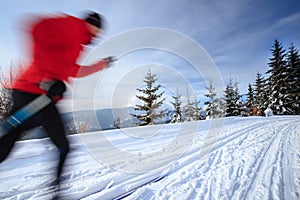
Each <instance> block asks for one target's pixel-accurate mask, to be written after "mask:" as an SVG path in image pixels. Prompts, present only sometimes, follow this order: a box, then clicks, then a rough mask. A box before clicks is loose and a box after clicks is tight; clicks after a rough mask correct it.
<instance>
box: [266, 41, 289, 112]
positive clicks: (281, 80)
mask: <svg viewBox="0 0 300 200" xmlns="http://www.w3.org/2000/svg"><path fill="white" fill-rule="evenodd" d="M271 51H272V56H273V57H272V58H270V62H269V63H268V64H269V67H270V68H271V69H269V70H268V71H267V74H270V76H269V78H268V79H267V81H268V82H267V83H268V84H269V88H268V89H269V95H270V96H269V97H270V101H271V108H272V110H273V112H274V114H283V113H284V112H285V108H284V104H285V97H286V96H285V94H286V91H287V88H288V85H287V83H286V81H285V78H286V76H287V66H286V60H285V57H286V53H285V49H283V47H282V45H281V43H279V41H278V40H275V42H274V45H273V49H272V50H271Z"/></svg>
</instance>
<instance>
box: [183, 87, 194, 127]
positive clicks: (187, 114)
mask: <svg viewBox="0 0 300 200" xmlns="http://www.w3.org/2000/svg"><path fill="white" fill-rule="evenodd" d="M183 113H184V121H186V122H190V121H193V119H194V103H193V102H192V100H191V95H190V92H189V90H188V89H187V104H186V105H185V106H184V107H183Z"/></svg>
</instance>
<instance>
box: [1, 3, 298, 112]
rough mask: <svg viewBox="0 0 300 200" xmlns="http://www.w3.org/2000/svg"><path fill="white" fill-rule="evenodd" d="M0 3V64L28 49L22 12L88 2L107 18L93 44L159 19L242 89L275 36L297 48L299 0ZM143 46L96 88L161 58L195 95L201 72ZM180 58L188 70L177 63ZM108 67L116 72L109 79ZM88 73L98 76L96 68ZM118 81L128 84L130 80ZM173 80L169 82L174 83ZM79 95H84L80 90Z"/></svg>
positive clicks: (77, 9) (72, 10) (262, 66)
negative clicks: (192, 43) (197, 47)
mask: <svg viewBox="0 0 300 200" xmlns="http://www.w3.org/2000/svg"><path fill="white" fill-rule="evenodd" d="M0 5H1V10H2V11H1V13H0V18H1V22H0V24H1V30H0V32H1V38H0V66H1V68H2V69H6V68H8V66H9V65H10V63H11V62H12V61H13V62H17V61H19V60H22V59H24V57H25V55H26V48H24V45H23V40H22V36H21V34H20V28H21V27H22V25H23V23H22V19H24V18H26V17H27V16H28V15H29V14H31V13H53V12H64V13H68V14H71V15H75V16H78V17H80V16H81V14H82V11H85V10H86V9H92V10H96V11H99V12H100V13H102V14H103V15H104V16H105V17H106V19H107V22H108V26H107V29H106V30H105V32H104V34H103V35H102V36H101V40H99V41H98V44H101V42H103V41H105V40H107V39H108V38H111V37H113V36H115V35H117V34H120V33H122V32H124V31H128V30H132V29H136V28H144V27H160V28H166V29H171V30H174V31H178V32H179V33H182V34H184V35H186V36H188V37H190V38H191V39H193V40H195V41H196V42H197V43H199V45H201V46H202V47H203V49H205V51H206V52H207V53H208V54H209V56H210V57H211V58H212V60H213V62H214V63H215V64H216V67H217V69H218V70H219V72H220V74H221V77H222V79H223V81H224V84H226V83H227V82H228V79H229V77H230V76H232V77H233V78H235V79H237V81H238V83H239V86H240V90H241V92H242V93H245V92H246V91H247V86H248V84H249V83H253V82H254V80H255V76H256V73H257V71H260V72H261V73H264V72H265V71H266V70H267V69H268V66H267V63H268V59H269V58H270V56H271V53H270V49H271V48H272V45H273V42H274V40H275V39H276V38H277V39H278V40H279V41H281V42H282V43H283V46H284V48H286V49H288V47H289V46H290V45H291V43H294V45H295V46H296V47H297V48H300V23H299V21H300V1H299V0H285V1H282V0H256V1H253V0H214V1H209V0H151V1H150V0H123V1H121V0H119V1H117V0H111V1H104V0H77V1H76V3H75V1H74V0H65V1H60V0H51V1H50V0H44V1H38V0H27V1H26V2H25V1H17V0H10V1H5V3H4V2H3V1H2V2H1V3H0ZM166 39H167V38H166ZM123 42H124V43H126V41H123ZM94 48H97V47H96V46H93V47H89V48H87V50H88V51H87V52H90V51H91V50H93V49H94ZM146 52H147V53H145V51H140V52H132V53H131V55H127V56H124V57H122V58H121V59H120V60H119V61H118V62H119V64H117V63H116V66H115V68H114V69H110V70H107V72H106V73H108V74H106V75H105V77H111V78H110V80H107V85H109V84H111V85H110V87H107V88H101V87H100V88H101V89H102V90H104V91H106V90H107V91H109V90H110V88H112V87H113V88H115V86H116V85H117V84H118V81H120V80H122V77H126V74H127V73H129V72H131V71H132V70H133V69H135V68H137V67H139V66H144V67H145V65H146V64H153V63H155V64H161V65H167V67H169V68H172V70H171V71H173V72H174V71H176V72H179V74H180V76H183V77H184V78H183V79H186V80H187V82H188V83H189V84H191V87H192V89H194V90H195V92H196V93H197V95H198V96H201V95H202V94H201V93H203V92H205V84H204V83H203V80H201V77H198V78H197V77H195V73H193V69H192V67H191V66H189V64H187V63H186V62H185V61H184V60H183V59H180V58H174V56H173V55H172V56H170V55H166V56H163V55H164V54H165V52H164V53H161V52H160V51H158V50H156V51H153V52H152V53H150V54H149V51H146ZM172 58H174V59H172ZM125 61H126V62H125ZM121 63H123V65H125V64H124V63H127V65H128V66H125V67H121V66H119V65H120V64H121ZM183 66H184V69H186V70H184V69H182V68H183ZM121 68H122V69H121ZM145 68H147V67H145ZM154 68H155V69H157V71H156V72H157V73H158V76H159V77H160V80H161V82H163V80H168V81H169V82H168V84H166V85H170V84H171V83H172V82H173V83H174V82H176V80H177V78H178V77H177V78H173V80H169V79H168V77H167V76H166V74H168V72H166V73H163V71H164V70H165V69H167V68H163V70H162V69H161V68H159V67H154ZM160 70H161V73H162V74H161V73H160ZM122 73H123V75H122ZM135 73H136V71H135ZM140 73H141V74H137V75H136V77H134V79H138V78H139V79H140V80H141V81H142V79H143V74H142V72H140ZM110 74H111V75H110ZM114 74H115V75H117V77H118V78H116V79H117V81H115V82H114V81H113V79H114ZM120 77H121V78H120ZM175 77H176V76H175ZM92 79H93V77H92V78H90V80H86V81H82V83H81V84H82V85H86V84H91V83H90V82H91V81H92ZM94 79H95V80H98V79H99V76H96V78H95V77H94ZM131 79H132V78H131ZM171 79H172V78H171ZM95 80H93V81H95ZM124 82H126V83H128V84H129V82H130V81H124ZM125 85H126V84H125ZM122 86H124V85H122ZM176 87H178V86H176ZM174 88H175V87H172V90H173V91H174ZM131 90H132V89H131ZM184 90H185V89H184ZM92 92H93V93H95V91H92ZM98 92H99V93H101V91H97V92H96V93H97V94H98ZM102 93H103V91H102ZM97 94H96V95H94V96H95V98H104V97H100V96H99V97H98V96H97ZM111 95H113V94H111ZM78 96H80V97H82V98H84V97H86V96H84V94H80V95H78ZM112 97H113V96H110V98H112ZM102 102H104V103H103V104H101V105H99V106H100V107H109V103H108V102H106V101H105V100H102ZM117 106H124V105H121V104H120V105H117Z"/></svg>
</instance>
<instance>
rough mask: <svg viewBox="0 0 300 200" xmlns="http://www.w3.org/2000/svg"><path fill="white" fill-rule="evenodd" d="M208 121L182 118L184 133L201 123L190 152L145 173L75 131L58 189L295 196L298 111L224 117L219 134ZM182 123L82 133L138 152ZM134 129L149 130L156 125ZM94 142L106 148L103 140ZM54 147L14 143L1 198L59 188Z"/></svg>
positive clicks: (102, 195)
mask: <svg viewBox="0 0 300 200" xmlns="http://www.w3.org/2000/svg"><path fill="white" fill-rule="evenodd" d="M208 123H209V120H208V121H200V122H192V123H187V124H185V125H184V127H185V129H186V130H184V131H185V132H186V133H187V134H188V133H189V130H193V127H195V125H197V124H198V130H197V131H196V134H195V135H193V139H192V141H190V144H188V146H187V147H188V148H187V151H186V152H185V153H184V154H183V155H181V156H180V157H179V158H177V159H176V160H173V161H172V162H170V163H169V164H168V165H167V166H166V167H165V168H163V169H161V170H156V171H150V172H146V173H129V172H124V171H120V170H117V169H114V168H111V167H109V166H106V165H105V163H104V164H103V163H102V162H101V161H99V160H97V159H95V158H94V157H93V156H91V155H90V154H89V153H88V151H87V149H86V148H85V145H83V144H82V143H81V140H80V139H79V138H78V137H77V136H72V137H70V141H71V148H72V149H73V151H71V153H70V155H69V157H68V160H67V163H66V170H65V171H64V173H63V175H62V178H63V181H62V186H61V189H60V192H59V194H60V196H61V197H62V199H72V200H75V199H84V200H94V199H99V200H102V199H115V198H117V199H118V198H122V199H126V200H133V199H143V200H148V199H152V200H154V199H155V200H156V199H163V200H169V199H171V200H172V199H173V200H177V199H178V200H184V199H188V200H190V199H195V200H198V199H200V200H201V199H209V200H211V199H216V200H219V199H221V200H227V199H228V200H229V199H230V200H231V199H233V200H235V199H236V200H240V199H266V200H267V199H286V200H294V199H295V200H297V199H300V117H299V116H281V117H277V116H275V117H269V118H264V117H248V118H226V120H225V123H224V125H223V126H222V129H221V131H220V135H218V136H216V135H208V133H215V132H213V131H212V132H209V131H208V127H209V125H208ZM179 126H180V125H179V124H175V125H162V126H161V132H160V133H159V135H156V136H155V137H154V138H153V139H149V138H147V139H146V142H145V140H141V139H137V138H128V137H125V136H124V134H122V132H121V131H120V130H115V131H109V132H96V133H89V134H87V135H86V136H84V137H89V140H90V139H91V142H95V141H97V138H98V137H99V136H98V135H99V134H104V135H107V137H109V138H110V141H111V142H112V143H114V144H115V145H116V146H118V147H119V148H122V149H123V150H124V151H129V152H134V153H136V154H137V155H142V154H143V153H144V152H152V151H155V150H156V149H161V148H162V147H163V146H167V145H168V144H170V140H171V141H172V138H174V134H175V135H176V130H177V131H178V128H179ZM134 130H135V131H136V132H137V133H138V132H141V133H142V134H145V135H151V132H153V130H154V129H153V127H144V128H139V129H134ZM170 138H171V139H170ZM89 140H88V141H89ZM97 142H99V141H97ZM176 145H178V146H180V145H181V146H184V145H186V144H185V143H184V144H180V143H179V144H176ZM95 148H96V149H97V148H98V149H100V150H101V151H100V152H102V151H103V150H102V149H101V141H100V143H99V145H95ZM105 151H107V152H110V149H105ZM55 152H56V149H55V147H54V146H53V145H52V144H51V142H50V141H49V139H43V140H32V141H24V142H19V143H17V144H16V148H15V149H14V151H13V152H12V154H11V155H10V157H9V158H8V159H7V160H6V161H4V162H3V163H1V164H0V182H1V185H0V199H9V200H14V199H38V200H40V199H42V200H43V199H45V200H46V199H51V197H53V196H54V195H55V194H56V193H57V192H58V189H57V188H55V187H50V186H49V185H50V184H51V182H52V181H53V174H54V169H55V165H56V161H57V157H56V154H55ZM107 155H108V156H114V155H111V154H109V153H108V154H107ZM167 155H169V154H166V155H164V156H167ZM164 156H162V158H163V159H164V158H165V157H164ZM116 158H118V157H117V156H116ZM153 159H154V158H153ZM150 161H153V162H157V161H159V158H155V160H150ZM119 162H121V164H123V165H125V164H126V162H123V163H122V161H119ZM153 180H155V182H153ZM124 194H125V195H124Z"/></svg>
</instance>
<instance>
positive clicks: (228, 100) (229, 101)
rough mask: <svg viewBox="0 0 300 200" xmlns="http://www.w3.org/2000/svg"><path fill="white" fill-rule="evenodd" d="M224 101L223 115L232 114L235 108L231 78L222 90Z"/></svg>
mask: <svg viewBox="0 0 300 200" xmlns="http://www.w3.org/2000/svg"><path fill="white" fill-rule="evenodd" d="M224 101H225V105H226V110H225V116H226V117H228V116H234V115H235V114H234V111H235V109H236V105H235V91H234V86H233V82H232V78H230V80H229V84H227V86H226V89H225V91H224Z"/></svg>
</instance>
